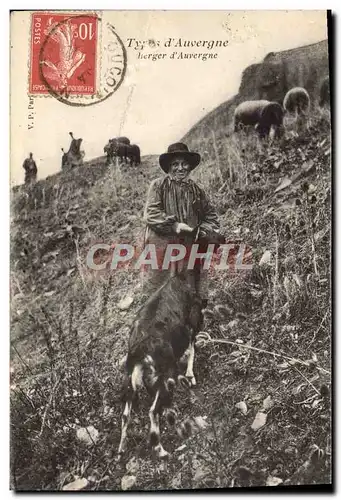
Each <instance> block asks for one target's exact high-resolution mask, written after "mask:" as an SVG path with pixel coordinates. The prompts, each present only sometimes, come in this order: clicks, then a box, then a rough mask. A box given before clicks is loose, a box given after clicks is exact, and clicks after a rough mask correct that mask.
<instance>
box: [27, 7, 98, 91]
mask: <svg viewBox="0 0 341 500" xmlns="http://www.w3.org/2000/svg"><path fill="white" fill-rule="evenodd" d="M31 20H32V22H31V58H30V75H29V92H30V93H31V94H40V95H44V94H48V93H51V91H52V92H54V93H57V94H59V95H70V96H72V95H75V94H77V95H79V94H81V95H88V96H91V95H94V94H95V93H96V91H97V88H96V77H97V75H96V71H97V60H96V59H97V42H98V17H97V15H96V14H93V13H92V14H87V13H84V14H83V13H82V14H70V13H65V14H63V13H60V14H59V13H54V12H50V13H48V12H41V13H39V12H35V13H33V14H32V18H31Z"/></svg>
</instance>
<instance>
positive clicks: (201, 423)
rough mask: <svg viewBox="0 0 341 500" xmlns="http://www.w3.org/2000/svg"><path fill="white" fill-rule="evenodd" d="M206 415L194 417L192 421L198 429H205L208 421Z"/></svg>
mask: <svg viewBox="0 0 341 500" xmlns="http://www.w3.org/2000/svg"><path fill="white" fill-rule="evenodd" d="M206 418H207V417H195V419H194V422H195V424H196V426H197V427H198V428H199V429H206V427H207V426H208V423H207V422H206V420H205V419H206Z"/></svg>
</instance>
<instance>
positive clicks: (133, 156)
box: [126, 144, 141, 165]
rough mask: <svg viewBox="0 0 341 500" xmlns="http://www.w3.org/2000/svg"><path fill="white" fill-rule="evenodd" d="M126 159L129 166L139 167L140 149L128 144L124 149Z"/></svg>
mask: <svg viewBox="0 0 341 500" xmlns="http://www.w3.org/2000/svg"><path fill="white" fill-rule="evenodd" d="M126 158H129V160H130V165H133V164H135V165H140V163H141V153H140V148H139V147H138V146H137V145H136V144H130V145H128V146H127V149H126Z"/></svg>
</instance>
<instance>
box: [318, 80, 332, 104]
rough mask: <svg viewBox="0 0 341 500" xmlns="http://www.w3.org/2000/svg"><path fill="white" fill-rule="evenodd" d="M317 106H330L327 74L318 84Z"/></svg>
mask: <svg viewBox="0 0 341 500" xmlns="http://www.w3.org/2000/svg"><path fill="white" fill-rule="evenodd" d="M319 106H320V107H321V108H322V107H324V106H330V86H329V76H326V77H324V78H323V80H322V82H321V84H320V99H319Z"/></svg>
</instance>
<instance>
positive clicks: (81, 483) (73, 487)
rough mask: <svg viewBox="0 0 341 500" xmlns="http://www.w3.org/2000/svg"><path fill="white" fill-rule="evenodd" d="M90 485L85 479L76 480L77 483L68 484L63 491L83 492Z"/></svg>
mask: <svg viewBox="0 0 341 500" xmlns="http://www.w3.org/2000/svg"><path fill="white" fill-rule="evenodd" d="M88 484H89V481H88V480H87V479H85V477H82V478H79V479H76V480H75V481H72V483H69V484H66V485H65V486H63V488H62V490H63V491H79V490H83V489H84V488H86V487H87V486H88Z"/></svg>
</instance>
